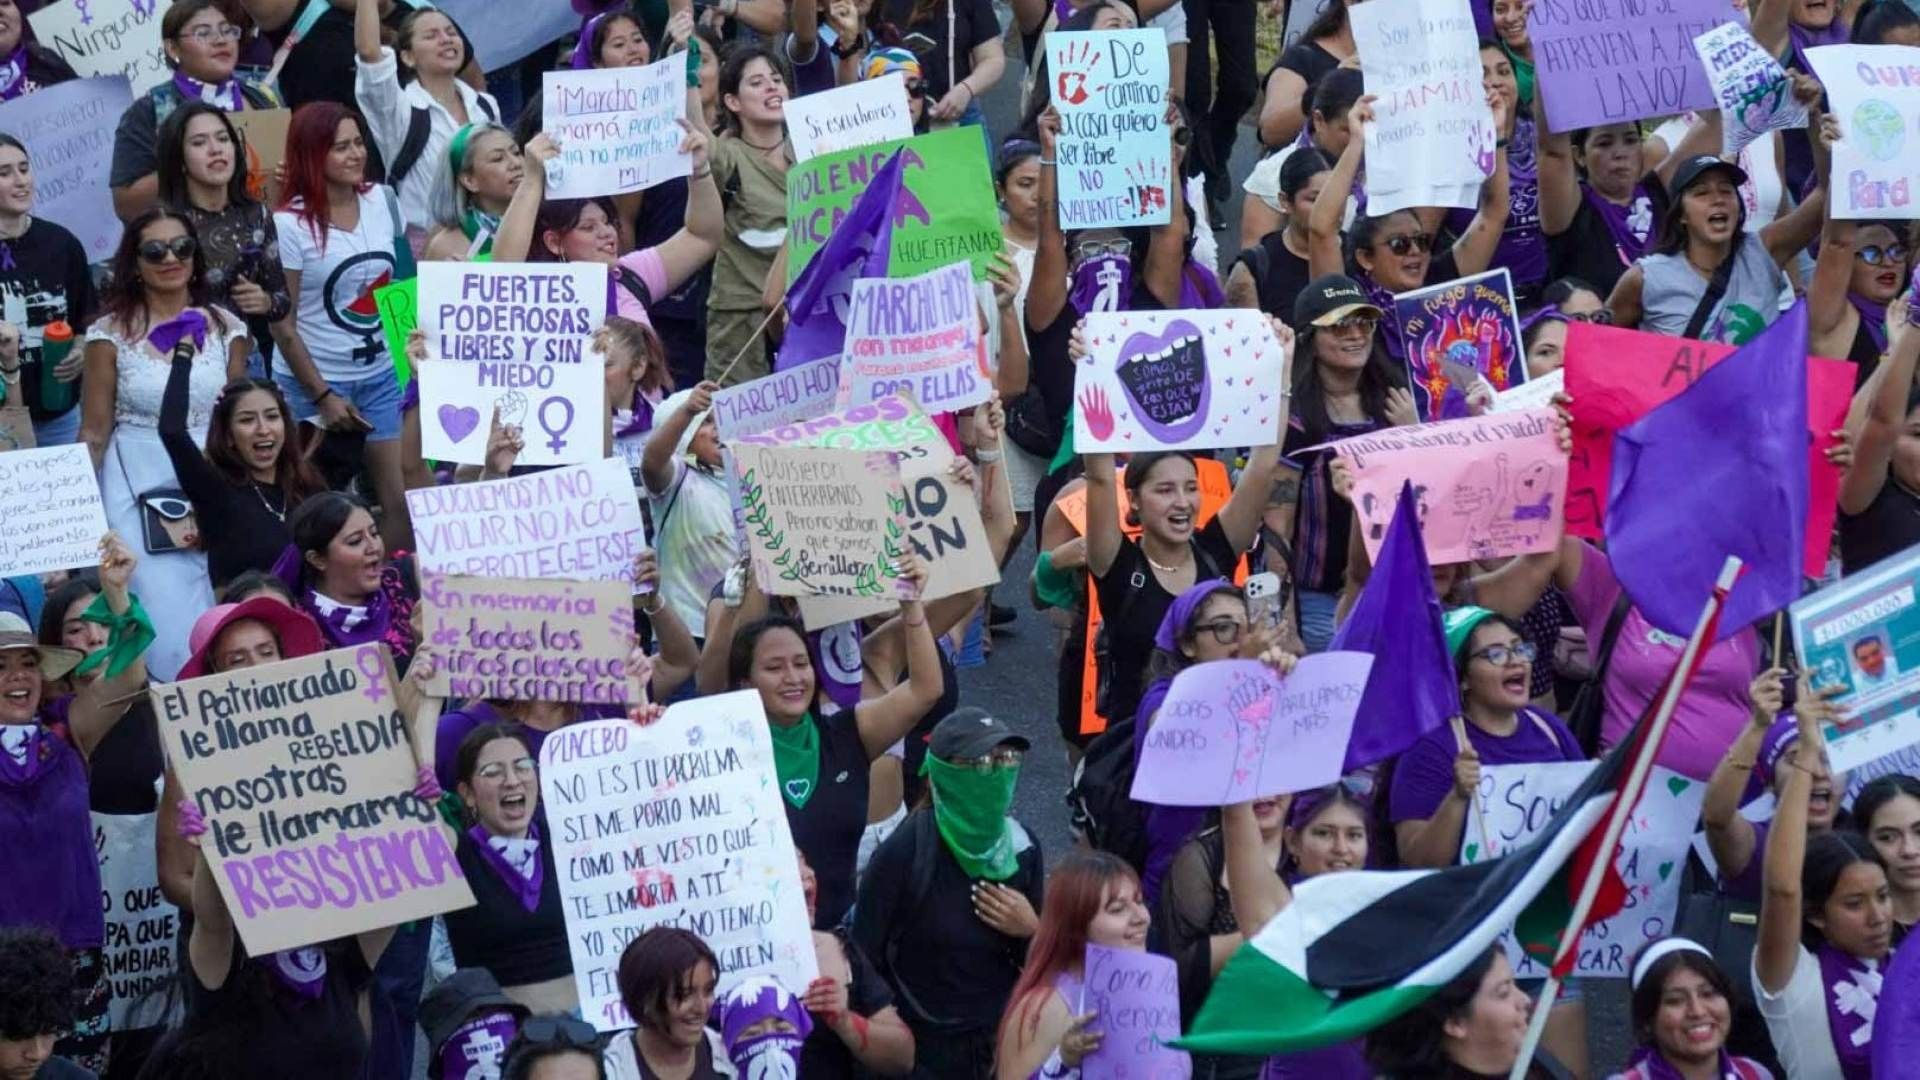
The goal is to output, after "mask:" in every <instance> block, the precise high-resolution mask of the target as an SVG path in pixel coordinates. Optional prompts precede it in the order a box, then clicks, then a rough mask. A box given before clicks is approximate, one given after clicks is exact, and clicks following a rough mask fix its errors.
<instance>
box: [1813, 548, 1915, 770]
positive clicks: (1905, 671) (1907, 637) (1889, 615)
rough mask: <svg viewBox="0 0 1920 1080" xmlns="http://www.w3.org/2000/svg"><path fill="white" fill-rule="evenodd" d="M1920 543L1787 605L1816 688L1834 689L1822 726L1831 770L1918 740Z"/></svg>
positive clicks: (1884, 755)
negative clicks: (1835, 713)
mask: <svg viewBox="0 0 1920 1080" xmlns="http://www.w3.org/2000/svg"><path fill="white" fill-rule="evenodd" d="M1916 593H1920V547H1917V548H1910V549H1908V550H1907V551H1906V552H1905V553H1903V554H1900V555H1896V556H1894V557H1892V558H1890V559H1887V560H1886V561H1884V562H1880V563H1876V564H1874V565H1873V566H1872V567H1871V568H1869V569H1868V570H1866V571H1864V572H1862V573H1859V574H1855V575H1854V576H1852V577H1849V578H1847V579H1845V580H1844V581H1841V582H1840V583H1838V584H1836V585H1829V586H1828V587H1826V588H1824V589H1821V590H1820V591H1819V592H1817V593H1814V594H1813V595H1812V596H1804V597H1801V598H1800V599H1799V600H1796V601H1794V602H1793V604H1792V606H1790V607H1789V608H1788V609H1787V617H1788V621H1789V622H1790V623H1791V624H1792V626H1793V651H1794V655H1795V656H1798V657H1799V658H1800V664H1801V666H1802V667H1804V668H1805V669H1806V671H1807V674H1808V678H1809V680H1810V681H1811V682H1812V684H1813V688H1814V689H1815V690H1823V689H1826V688H1827V687H1834V686H1837V687H1840V689H1841V693H1840V695H1839V696H1838V697H1836V698H1834V699H1833V700H1834V702H1835V703H1836V704H1838V705H1839V706H1840V707H1841V708H1842V709H1843V710H1844V711H1845V715H1844V716H1843V717H1841V719H1840V720H1839V721H1838V722H1837V723H1829V724H1825V725H1823V727H1824V729H1825V730H1824V731H1823V734H1824V735H1825V736H1826V740H1827V757H1828V759H1829V760H1831V761H1832V763H1833V767H1834V769H1835V770H1842V769H1847V770H1851V769H1852V768H1854V767H1855V766H1856V765H1865V764H1866V763H1868V762H1870V761H1873V760H1874V759H1876V758H1883V757H1886V756H1888V755H1890V754H1894V753H1896V752H1898V751H1901V750H1905V749H1907V748H1908V747H1911V746H1913V745H1914V744H1915V743H1920V693H1916V691H1920V603H1917V602H1916Z"/></svg>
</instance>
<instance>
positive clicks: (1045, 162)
mask: <svg viewBox="0 0 1920 1080" xmlns="http://www.w3.org/2000/svg"><path fill="white" fill-rule="evenodd" d="M1058 164H1060V162H1059V161H1058V160H1056V159H1054V158H1050V157H1043V158H1041V159H1040V167H1041V168H1043V169H1051V168H1053V167H1054V166H1055V165H1058Z"/></svg>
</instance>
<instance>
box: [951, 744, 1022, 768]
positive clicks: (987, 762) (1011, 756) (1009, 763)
mask: <svg viewBox="0 0 1920 1080" xmlns="http://www.w3.org/2000/svg"><path fill="white" fill-rule="evenodd" d="M1025 757H1026V752H1025V751H1023V750H1018V749H1016V748H1014V747H1011V746H1001V747H996V748H995V749H994V751H993V753H991V754H988V755H986V756H985V757H977V758H954V759H952V760H951V761H949V762H947V764H949V765H952V766H954V767H955V768H960V769H972V770H973V771H974V772H982V773H984V772H992V771H993V770H995V769H1008V768H1013V767H1015V766H1017V765H1019V764H1020V762H1021V760H1022V759H1024V758H1025Z"/></svg>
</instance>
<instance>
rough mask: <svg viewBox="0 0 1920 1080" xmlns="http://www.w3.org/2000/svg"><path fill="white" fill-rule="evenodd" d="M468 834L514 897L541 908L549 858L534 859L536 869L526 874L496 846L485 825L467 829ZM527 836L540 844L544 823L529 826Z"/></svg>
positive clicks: (481, 858) (530, 907) (528, 906)
mask: <svg viewBox="0 0 1920 1080" xmlns="http://www.w3.org/2000/svg"><path fill="white" fill-rule="evenodd" d="M467 836H468V837H470V838H471V839H472V840H473V844H474V846H475V847H476V848H478V849H480V860H481V861H482V862H484V863H486V864H487V865H488V866H490V867H492V868H493V872H494V873H495V874H497V875H499V877H500V881H501V882H502V883H503V884H505V885H506V887H507V888H508V889H510V890H511V891H512V892H513V895H514V898H515V899H517V900H519V901H520V906H521V907H523V908H526V909H527V910H528V911H530V912H531V911H534V910H535V909H537V908H539V906H540V887H541V886H542V885H544V884H545V883H546V880H547V864H546V860H544V859H540V858H537V857H536V858H535V859H534V860H533V870H532V872H531V873H526V874H522V873H521V872H520V871H519V870H518V869H517V868H516V867H515V866H514V865H513V864H512V863H510V862H508V861H507V857H506V856H504V855H502V854H500V852H499V851H498V850H497V849H496V848H495V847H494V846H493V843H492V840H493V837H491V836H489V835H487V830H486V828H485V826H481V825H475V826H474V827H473V828H471V829H468V830H467ZM527 839H529V840H532V841H534V842H535V843H538V842H539V840H540V826H538V825H529V826H527Z"/></svg>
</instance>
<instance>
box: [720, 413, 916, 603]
mask: <svg viewBox="0 0 1920 1080" xmlns="http://www.w3.org/2000/svg"><path fill="white" fill-rule="evenodd" d="M729 449H731V450H732V451H733V459H734V468H735V469H736V470H737V473H736V481H737V482H738V484H739V485H740V505H741V507H742V508H743V509H744V510H745V511H746V513H745V520H746V525H747V540H748V545H749V547H750V549H751V552H752V555H753V573H754V581H755V582H757V583H758V584H759V586H760V588H762V589H764V590H765V591H766V592H767V593H769V594H770V595H774V596H850V597H856V598H859V599H863V600H872V599H876V598H879V597H884V596H898V595H899V590H900V588H902V585H901V579H900V575H899V572H898V570H897V569H896V563H895V560H897V559H898V558H899V557H900V556H901V555H903V554H905V553H906V551H907V548H906V531H907V529H906V522H905V520H904V519H905V516H906V492H905V491H904V490H903V489H902V488H901V486H900V466H899V464H898V463H897V462H896V461H894V459H893V455H892V454H889V453H886V452H884V451H869V452H848V451H844V450H820V449H815V448H811V447H799V446H783V447H778V448H775V447H768V446H755V445H753V444H751V443H741V444H739V445H736V446H733V447H730V448H729Z"/></svg>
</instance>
